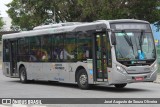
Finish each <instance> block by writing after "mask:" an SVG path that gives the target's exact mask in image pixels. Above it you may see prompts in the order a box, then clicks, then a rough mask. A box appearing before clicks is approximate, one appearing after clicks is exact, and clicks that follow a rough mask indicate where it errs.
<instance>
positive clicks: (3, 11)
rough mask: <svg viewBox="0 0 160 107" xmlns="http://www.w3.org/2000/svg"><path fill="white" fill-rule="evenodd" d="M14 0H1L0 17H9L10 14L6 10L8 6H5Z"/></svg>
mask: <svg viewBox="0 0 160 107" xmlns="http://www.w3.org/2000/svg"><path fill="white" fill-rule="evenodd" d="M11 1H12V0H0V14H1V15H0V17H8V14H7V13H6V11H7V10H8V8H7V7H6V6H5V4H8V3H10V2H11Z"/></svg>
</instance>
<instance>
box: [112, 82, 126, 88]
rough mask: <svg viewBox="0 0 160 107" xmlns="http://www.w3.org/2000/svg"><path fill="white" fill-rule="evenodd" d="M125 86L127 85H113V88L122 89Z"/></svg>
mask: <svg viewBox="0 0 160 107" xmlns="http://www.w3.org/2000/svg"><path fill="white" fill-rule="evenodd" d="M126 85H127V84H126V83H125V84H115V85H114V86H115V87H116V88H124V87H125V86H126Z"/></svg>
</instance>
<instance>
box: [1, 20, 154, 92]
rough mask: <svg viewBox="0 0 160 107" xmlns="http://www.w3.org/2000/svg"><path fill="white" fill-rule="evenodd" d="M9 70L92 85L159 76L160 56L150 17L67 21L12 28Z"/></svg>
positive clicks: (6, 57) (23, 76) (6, 53)
mask: <svg viewBox="0 0 160 107" xmlns="http://www.w3.org/2000/svg"><path fill="white" fill-rule="evenodd" d="M2 41H3V62H2V69H3V74H4V75H5V76H7V77H12V78H16V77H17V78H20V81H21V82H22V83H27V82H28V81H30V80H34V81H37V80H41V81H57V82H62V83H71V84H72V83H73V84H78V86H79V87H80V88H81V89H88V88H89V87H90V86H91V85H105V86H109V85H114V86H115V87H116V88H124V87H125V86H126V85H127V84H128V83H139V82H153V81H154V80H155V79H156V76H157V56H156V48H155V44H154V38H153V34H152V30H151V27H150V23H149V22H147V21H143V20H136V19H118V20H97V21H94V22H83V23H82V22H67V23H58V24H51V25H44V26H38V27H35V28H34V29H33V30H30V31H22V32H19V33H13V34H6V35H3V36H2Z"/></svg>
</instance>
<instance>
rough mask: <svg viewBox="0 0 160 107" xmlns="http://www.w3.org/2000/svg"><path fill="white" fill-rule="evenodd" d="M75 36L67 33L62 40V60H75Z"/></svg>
mask: <svg viewBox="0 0 160 107" xmlns="http://www.w3.org/2000/svg"><path fill="white" fill-rule="evenodd" d="M75 40H76V39H75V35H74V34H73V33H67V34H66V37H65V39H64V48H63V55H64V60H67V61H71V60H74V58H75V46H76V45H75Z"/></svg>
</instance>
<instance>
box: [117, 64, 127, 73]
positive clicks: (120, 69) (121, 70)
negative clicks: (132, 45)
mask: <svg viewBox="0 0 160 107" xmlns="http://www.w3.org/2000/svg"><path fill="white" fill-rule="evenodd" d="M116 67H117V70H118V71H120V72H122V73H126V70H125V69H124V68H123V67H121V66H119V65H117V66H116Z"/></svg>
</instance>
